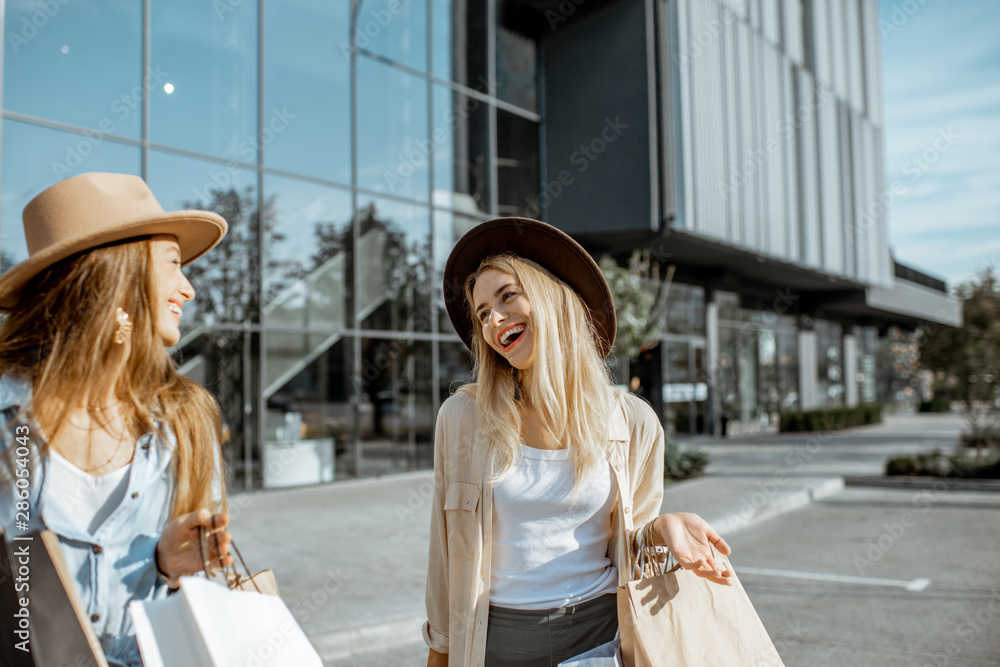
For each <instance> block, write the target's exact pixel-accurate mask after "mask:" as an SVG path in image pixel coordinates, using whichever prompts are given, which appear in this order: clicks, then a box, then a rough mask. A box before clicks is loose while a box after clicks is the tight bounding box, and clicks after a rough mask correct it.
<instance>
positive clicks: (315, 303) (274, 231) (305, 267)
mask: <svg viewBox="0 0 1000 667" xmlns="http://www.w3.org/2000/svg"><path fill="white" fill-rule="evenodd" d="M264 200H265V201H266V202H267V204H266V206H265V210H266V211H267V212H268V214H269V216H268V219H269V220H270V222H271V226H270V227H269V229H268V230H267V235H268V242H267V243H266V244H265V245H264V253H265V260H264V277H263V280H264V312H263V319H264V323H265V324H273V325H275V326H282V327H305V328H311V329H328V330H338V329H344V328H345V327H349V326H350V321H349V319H348V314H349V311H348V310H347V305H348V300H349V297H350V295H351V291H352V287H351V285H352V281H351V278H350V276H351V271H352V269H353V261H352V255H353V248H354V244H353V235H352V233H351V193H350V191H348V190H340V189H338V188H332V187H328V186H323V185H316V184H314V183H308V182H305V181H299V180H297V179H293V178H284V177H280V176H272V175H270V174H268V175H266V176H265V178H264Z"/></svg>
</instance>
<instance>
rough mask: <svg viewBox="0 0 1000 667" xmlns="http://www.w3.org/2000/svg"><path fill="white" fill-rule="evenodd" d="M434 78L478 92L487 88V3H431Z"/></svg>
mask: <svg viewBox="0 0 1000 667" xmlns="http://www.w3.org/2000/svg"><path fill="white" fill-rule="evenodd" d="M432 2H433V3H434V5H433V12H432V16H433V21H434V25H433V26H432V28H431V29H432V31H433V40H432V44H433V49H434V54H433V58H434V76H435V77H437V78H438V79H442V80H444V81H454V82H455V83H460V84H462V85H463V86H468V87H469V88H474V89H476V90H478V91H480V92H484V93H485V92H489V91H495V87H491V86H489V85H488V76H489V75H488V72H489V66H488V64H487V58H486V45H487V44H488V40H487V35H486V30H487V22H486V9H487V7H488V6H489V3H486V2H466V1H465V0H432Z"/></svg>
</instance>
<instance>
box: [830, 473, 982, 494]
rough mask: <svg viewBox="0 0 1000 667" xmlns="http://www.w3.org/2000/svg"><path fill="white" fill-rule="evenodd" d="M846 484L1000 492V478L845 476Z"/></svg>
mask: <svg viewBox="0 0 1000 667" xmlns="http://www.w3.org/2000/svg"><path fill="white" fill-rule="evenodd" d="M844 484H845V485H846V486H854V487H858V486H862V487H863V486H867V487H873V488H882V489H912V490H914V491H923V490H926V489H933V490H935V491H938V490H940V489H941V487H942V485H944V486H945V487H947V490H949V491H987V492H992V493H997V492H1000V480H988V479H953V478H949V477H845V478H844Z"/></svg>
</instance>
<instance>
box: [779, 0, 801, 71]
mask: <svg viewBox="0 0 1000 667" xmlns="http://www.w3.org/2000/svg"><path fill="white" fill-rule="evenodd" d="M781 27H782V32H783V34H784V40H783V41H784V43H783V46H784V50H785V54H786V55H787V56H788V57H789V58H791V59H792V60H793V61H794V62H795V63H796V64H798V65H803V64H804V59H805V47H804V46H803V38H802V0H782V2H781Z"/></svg>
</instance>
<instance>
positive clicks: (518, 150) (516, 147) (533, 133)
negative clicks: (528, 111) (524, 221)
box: [497, 109, 540, 218]
mask: <svg viewBox="0 0 1000 667" xmlns="http://www.w3.org/2000/svg"><path fill="white" fill-rule="evenodd" d="M538 178H539V176H538V123H535V122H533V121H530V120H526V119H524V118H521V117H520V116H516V115H514V114H512V113H509V112H507V111H503V110H501V109H497V189H498V191H499V192H498V195H499V202H498V206H499V209H498V212H499V213H500V215H522V216H526V217H529V218H537V217H538V216H539V212H540V209H539V197H538Z"/></svg>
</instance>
